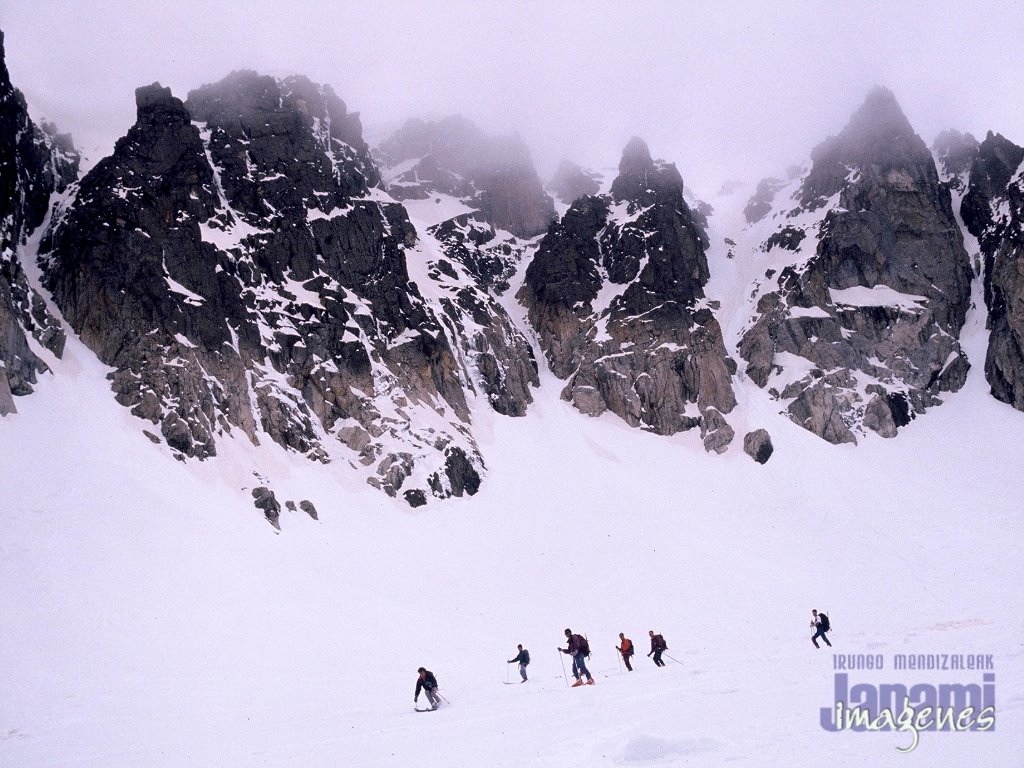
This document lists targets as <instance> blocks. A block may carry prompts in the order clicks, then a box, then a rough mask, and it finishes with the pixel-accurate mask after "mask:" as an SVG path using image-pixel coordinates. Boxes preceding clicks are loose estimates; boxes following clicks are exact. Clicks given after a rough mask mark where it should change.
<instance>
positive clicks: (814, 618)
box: [811, 609, 832, 648]
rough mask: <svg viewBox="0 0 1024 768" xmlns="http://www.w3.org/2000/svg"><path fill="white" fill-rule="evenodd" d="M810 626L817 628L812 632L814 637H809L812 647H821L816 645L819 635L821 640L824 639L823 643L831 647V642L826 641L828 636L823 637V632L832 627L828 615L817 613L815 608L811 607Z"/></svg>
mask: <svg viewBox="0 0 1024 768" xmlns="http://www.w3.org/2000/svg"><path fill="white" fill-rule="evenodd" d="M811 626H812V627H814V628H815V629H817V630H818V631H817V632H815V633H814V637H812V638H811V642H812V643H813V644H814V647H815V648H820V647H821V646H819V645H818V638H819V637H820V638H821V639H822V640H824V641H825V645H827V646H828V647H829V648H831V647H832V643H830V642H829V641H828V638H827V637H825V633H826V632H828V631H829V630H830V629H832V624H831V622H829V620H828V616H826V615H825V614H824V613H818V611H817V609H812V610H811Z"/></svg>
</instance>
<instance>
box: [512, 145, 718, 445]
mask: <svg viewBox="0 0 1024 768" xmlns="http://www.w3.org/2000/svg"><path fill="white" fill-rule="evenodd" d="M706 243H707V239H706V235H705V233H704V232H703V231H702V230H701V228H700V227H699V226H698V224H697V223H696V221H695V218H694V216H693V214H692V212H691V211H690V208H689V206H688V205H687V204H686V202H685V200H684V199H683V181H682V178H681V177H680V175H679V171H678V170H676V167H675V165H673V164H670V163H665V162H662V161H659V162H655V161H654V160H652V158H651V156H650V152H649V150H648V149H647V146H646V144H644V143H643V142H642V141H641V140H640V139H633V140H632V141H630V143H629V144H628V145H627V146H626V148H625V150H624V152H623V155H622V160H621V162H620V164H619V175H618V176H617V177H616V179H615V181H614V182H613V183H612V187H611V192H610V194H608V195H601V196H587V197H582V198H579V199H578V200H576V201H575V202H574V203H573V204H572V206H570V208H569V210H568V211H567V212H566V214H565V215H564V216H563V217H562V219H561V221H559V222H558V223H557V224H554V225H552V227H551V228H550V229H549V231H548V233H547V235H546V236H545V237H544V239H543V240H542V241H541V242H540V245H539V246H538V249H537V253H536V255H535V256H534V258H533V261H532V262H531V263H530V265H529V267H528V268H527V270H526V279H525V282H524V284H523V287H522V289H521V291H520V293H519V295H518V298H519V299H520V301H521V302H523V303H524V304H525V306H526V307H527V310H528V313H529V319H530V323H531V324H532V325H533V327H534V329H535V330H536V332H537V334H538V337H539V339H540V344H541V348H542V349H543V350H544V354H545V356H546V357H547V360H548V363H549V365H550V367H551V370H552V371H553V372H554V374H555V375H556V376H558V377H559V378H562V379H566V380H567V382H566V386H565V388H564V390H563V392H562V397H563V398H565V399H567V400H570V401H571V402H572V403H573V404H574V405H575V406H576V407H577V408H578V409H579V410H580V411H582V412H583V413H587V414H591V415H598V414H600V413H603V412H604V411H606V410H610V411H612V412H613V413H615V414H617V415H618V416H620V417H621V418H623V419H624V420H625V421H626V422H628V423H629V424H630V425H632V426H642V427H644V428H646V429H650V430H652V431H654V432H657V433H659V434H665V435H669V434H673V433H675V432H679V431H682V430H687V429H691V428H694V427H698V426H699V427H700V428H701V433H702V437H703V439H704V442H705V447H706V448H707V449H708V450H715V451H722V450H724V449H725V447H726V446H727V444H728V442H729V441H730V440H731V439H732V428H731V427H729V425H728V423H727V422H726V421H725V419H724V418H722V416H723V414H727V413H729V411H731V410H732V408H733V406H734V405H735V397H734V395H733V391H732V385H731V380H730V377H731V374H732V373H733V372H734V370H735V364H734V363H733V362H732V360H731V359H730V358H729V356H728V354H727V353H726V350H725V345H724V343H723V340H722V332H721V329H720V327H719V325H718V321H717V320H716V318H715V316H714V311H713V310H714V306H713V305H712V304H711V303H710V302H708V301H707V300H706V299H705V296H704V289H703V287H704V284H705V283H706V282H707V280H708V276H709V273H708V263H707V257H706V255H705V247H706Z"/></svg>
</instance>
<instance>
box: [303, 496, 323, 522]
mask: <svg viewBox="0 0 1024 768" xmlns="http://www.w3.org/2000/svg"><path fill="white" fill-rule="evenodd" d="M299 509H301V510H302V511H303V512H305V513H306V514H307V515H309V516H310V517H312V518H313V519H314V520H319V519H320V517H319V515H317V512H316V507H315V506H313V502H312V501H309V500H308V499H303V500H302V501H300V502H299Z"/></svg>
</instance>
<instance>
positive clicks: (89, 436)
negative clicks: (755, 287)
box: [0, 227, 1024, 768]
mask: <svg viewBox="0 0 1024 768" xmlns="http://www.w3.org/2000/svg"><path fill="white" fill-rule="evenodd" d="M418 228H419V227H418ZM420 231H421V232H422V231H423V230H422V229H421V230H420ZM712 234H713V238H712V239H713V241H714V242H719V243H720V242H721V237H720V235H715V233H712ZM743 258H744V256H743V255H742V254H741V255H738V256H737V260H736V261H735V262H730V263H728V264H726V263H725V260H724V256H723V255H722V253H721V252H719V251H718V250H715V249H713V250H712V252H711V254H710V255H709V260H710V261H711V264H712V274H713V275H716V269H718V270H719V271H718V272H717V276H718V282H713V284H712V288H719V289H720V290H717V291H714V290H713V291H712V292H711V298H715V299H719V300H721V301H722V303H723V311H722V316H723V317H728V318H730V319H733V320H735V319H737V317H738V316H737V315H736V314H734V313H735V312H737V311H739V307H740V306H741V305H742V303H743V302H744V301H746V300H747V299H748V296H747V295H746V294H747V292H748V291H749V289H750V284H749V283H747V282H746V281H745V280H738V281H736V282H734V283H733V285H734V286H738V287H735V288H733V289H731V292H730V291H728V290H727V289H726V287H725V286H726V284H727V282H728V278H730V276H731V274H732V273H731V272H730V270H734V271H737V272H742V271H744V270H745V271H747V272H750V273H751V274H753V273H756V272H759V271H760V272H763V268H761V269H757V268H755V267H750V266H747V265H745V264H742V263H741V262H742V259H743ZM514 290H515V287H513V289H512V290H510V291H509V292H508V293H507V294H506V297H510V296H512V295H514ZM505 303H506V305H510V304H511V302H510V301H508V300H506V301H505ZM730 313H732V314H730ZM521 327H525V325H521ZM737 331H738V327H734V328H733V329H732V331H731V334H730V335H731V336H733V338H729V337H727V342H729V343H734V337H735V334H736V332H737ZM964 340H965V348H966V349H967V351H968V353H969V354H970V355H971V360H972V362H973V364H974V367H973V368H972V370H971V373H970V377H969V380H968V383H967V386H966V387H965V388H964V389H963V390H961V391H960V392H958V393H956V394H952V395H947V396H946V403H945V404H944V405H942V406H941V407H937V408H934V409H931V410H929V412H928V413H927V414H926V415H924V416H923V417H920V418H918V419H917V420H915V421H913V422H912V423H911V424H910V425H909V426H907V427H905V428H902V429H901V430H900V434H899V436H898V437H897V438H895V439H893V440H884V439H882V438H879V437H877V436H875V435H868V436H867V437H865V438H863V439H861V440H860V442H861V444H860V445H859V446H857V447H852V446H848V445H847V446H833V445H829V444H827V443H825V442H824V441H822V440H819V439H818V438H816V437H814V436H813V435H811V434H809V433H807V432H805V431H804V430H802V429H800V428H799V427H797V426H796V425H794V424H792V423H791V422H790V421H789V420H788V419H786V418H785V417H782V416H780V415H778V413H777V411H778V410H780V408H781V406H780V404H779V403H775V402H772V401H770V400H769V399H768V398H767V396H766V395H765V394H764V393H763V392H762V391H761V390H759V389H757V388H756V387H754V386H753V385H752V384H751V383H750V382H749V381H744V380H743V379H742V378H740V379H738V380H737V381H736V390H737V398H738V400H739V406H738V407H737V410H736V411H734V413H733V414H732V415H730V416H729V417H728V418H729V420H730V422H731V423H732V424H733V425H734V427H735V428H736V430H737V438H736V440H735V441H734V443H733V445H732V446H731V447H730V449H729V451H728V452H727V453H726V454H725V455H723V456H714V455H708V454H706V453H705V452H704V451H703V449H702V446H701V444H700V441H699V439H698V436H697V435H696V434H695V433H689V434H682V435H677V436H674V437H671V438H665V437H659V436H655V435H651V434H648V433H644V432H640V431H638V430H634V429H631V428H629V427H628V426H627V425H626V424H625V423H624V422H622V421H620V420H619V419H618V418H616V417H614V416H611V415H605V416H603V417H601V418H597V419H592V418H587V417H585V416H582V415H581V414H579V413H578V412H577V411H575V410H574V409H573V408H572V407H571V406H570V405H569V404H568V403H565V402H562V401H561V400H560V399H559V397H558V393H559V391H560V389H561V386H562V383H561V382H559V381H557V380H555V379H554V378H553V377H552V376H551V375H550V374H549V373H546V372H542V376H541V380H542V385H541V387H540V389H539V390H537V391H536V392H535V395H536V402H535V404H534V405H533V406H532V407H531V410H530V413H529V415H528V416H527V417H525V418H521V419H510V418H505V417H501V416H498V415H496V414H494V413H493V412H490V411H489V410H488V409H487V408H486V407H485V406H484V405H483V404H482V403H480V404H478V407H477V408H476V410H475V413H474V432H475V434H476V435H477V438H478V440H479V442H480V447H481V450H482V453H483V455H484V457H485V460H486V461H487V475H486V477H485V479H484V483H483V486H482V488H481V491H480V493H478V494H477V495H476V496H475V497H472V498H464V499H452V500H449V501H445V502H438V501H436V500H431V503H429V504H428V505H427V506H426V507H423V508H420V509H417V510H412V509H410V508H409V507H408V505H407V504H406V503H405V502H404V501H401V500H392V499H388V498H387V497H385V496H384V495H383V494H381V493H379V492H377V491H374V490H373V489H371V488H370V487H369V486H366V485H365V484H363V483H362V482H361V481H360V480H358V479H357V478H356V477H355V476H354V473H352V472H351V471H349V468H348V467H347V466H345V465H344V464H343V463H342V462H335V463H334V464H332V465H329V466H327V467H323V466H321V465H317V464H313V463H310V462H308V461H306V460H305V459H302V458H300V457H297V456H295V455H292V454H287V453H286V452H284V451H283V450H281V449H280V448H279V447H278V446H276V445H273V444H266V445H263V446H261V447H260V448H258V449H257V448H254V447H252V446H250V445H248V444H247V442H246V441H245V440H244V439H241V440H236V441H231V440H223V441H221V443H220V444H219V450H220V455H219V456H217V457H216V458H213V459H210V460H207V461H204V462H196V461H190V462H188V463H182V462H178V461H175V460H174V459H173V458H171V457H170V455H169V453H168V452H167V450H166V448H164V447H163V446H157V445H153V444H152V443H151V442H150V441H149V440H148V439H147V438H146V437H145V436H144V435H143V434H142V432H141V429H142V428H143V427H144V426H145V425H144V424H143V423H142V422H140V421H139V420H137V419H135V418H134V417H132V416H131V415H130V414H129V413H128V411H127V410H126V409H124V408H122V407H120V406H118V405H117V404H116V403H115V402H114V400H113V398H112V396H111V395H110V391H109V387H108V382H107V381H106V380H105V375H106V372H107V369H105V368H104V367H103V366H102V365H100V364H99V363H98V362H97V361H96V359H95V357H94V356H93V355H92V354H91V353H90V352H89V351H88V350H86V349H85V348H84V347H83V346H82V345H81V343H80V342H79V341H78V340H77V338H75V337H74V336H73V334H72V335H70V337H69V341H68V345H67V351H66V354H65V358H64V359H63V360H53V359H52V357H49V356H47V357H46V359H47V361H48V362H50V363H51V365H52V368H53V369H54V372H55V375H46V376H43V377H42V380H41V381H40V384H39V385H38V387H37V392H36V393H35V394H33V395H31V396H29V397H23V398H18V399H17V400H16V405H17V408H18V413H17V414H15V415H12V416H8V417H6V418H4V419H0V489H2V498H3V501H4V504H3V520H2V523H3V524H2V526H0V583H2V584H3V588H2V590H0V627H2V632H0V670H2V672H0V675H2V678H0V681H2V687H0V766H10V767H11V768H14V767H18V768H21V767H23V766H96V767H97V768H99V767H101V766H102V768H111V767H116V766H126V767H127V766H146V767H153V768H157V767H161V766H167V767H171V766H175V767H177V766H303V767H308V768H316V767H319V766H325V767H326V766H331V767H336V766H406V765H408V766H418V767H419V768H426V767H428V766H445V767H446V768H451V767H452V766H549V765H550V766H559V767H560V768H567V767H568V766H597V765H625V766H634V765H639V766H645V765H651V766H666V765H668V766H671V765H694V766H737V767H739V766H750V767H751V768H753V767H758V768H760V767H763V766H780V767H788V766H819V765H830V766H900V767H901V768H914V767H916V766H927V767H928V768H934V767H935V766H967V765H991V766H1000V767H1002V766H1015V765H1022V764H1024V717H1022V715H1024V664H1022V642H1024V618H1022V612H1021V610H1020V603H1021V601H1020V596H1019V589H1020V584H1021V583H1022V581H1024V565H1022V563H1021V557H1020V545H1021V541H1022V533H1024V530H1022V529H1024V525H1022V523H1024V518H1022V514H1021V504H1020V498H1021V495H1022V493H1021V492H1022V490H1024V486H1022V479H1021V478H1022V469H1024V428H1022V427H1024V414H1021V413H1019V412H1016V411H1014V410H1012V409H1011V408H1010V407H1008V406H1006V405H1004V404H1001V403H999V402H997V401H996V400H994V399H993V398H991V397H990V396H989V395H988V393H987V390H988V387H987V385H986V383H985V381H984V377H983V372H982V370H981V369H982V365H983V360H984V348H985V341H986V339H985V332H984V328H983V317H982V314H981V312H980V311H975V312H972V314H971V315H970V317H969V319H968V327H967V328H965V331H964ZM43 354H45V353H43ZM537 357H538V360H542V359H543V356H542V355H540V354H539V352H538V354H537ZM757 427H765V428H767V429H768V430H769V432H770V433H771V435H772V439H773V442H774V444H775V453H774V455H773V456H772V458H771V460H770V461H769V462H768V463H767V465H765V466H760V465H757V464H755V463H754V462H753V461H751V460H750V458H749V457H748V456H746V455H745V454H744V453H743V452H742V437H743V434H744V433H745V432H746V431H748V430H750V429H755V428H757ZM264 484H265V485H268V486H269V487H270V488H271V489H272V490H274V491H275V493H276V494H277V498H278V499H279V501H281V502H282V504H283V503H284V502H285V501H286V500H293V501H296V502H298V501H299V500H302V499H309V500H311V501H313V503H314V504H315V505H316V507H317V509H318V511H319V517H320V519H319V521H314V520H313V519H311V518H310V517H309V516H307V515H306V514H305V513H303V512H289V511H283V512H282V515H281V519H280V523H281V531H280V533H278V532H276V531H275V530H274V529H273V528H272V527H271V526H270V525H269V524H268V523H267V521H266V520H265V519H264V517H263V515H262V513H261V512H260V511H259V510H257V509H256V508H255V507H254V506H253V504H252V497H251V495H250V490H251V489H252V488H253V487H255V486H258V485H264ZM812 608H817V609H819V610H823V611H825V612H827V613H828V614H829V615H830V616H831V618H832V622H833V624H834V631H833V632H832V633H830V639H831V641H832V642H833V644H834V646H835V647H834V649H832V650H829V649H827V648H824V649H822V650H818V651H815V650H814V649H813V648H812V646H811V644H810V642H809V638H810V635H811V630H810V629H809V627H808V623H809V621H810V611H811V609H812ZM566 627H571V628H572V629H573V631H574V632H580V633H585V634H587V636H588V637H589V640H590V644H591V647H592V649H593V654H592V657H591V659H590V662H589V665H590V668H591V671H592V672H593V673H594V675H595V678H596V680H597V684H596V685H594V686H592V687H584V688H580V689H575V690H572V689H568V688H567V680H566V677H565V673H564V670H565V669H566V668H567V667H568V666H569V664H568V659H566V657H564V656H562V655H561V654H558V653H556V648H557V647H558V646H560V645H561V646H563V647H564V645H565V642H564V636H563V630H564V629H565V628H566ZM651 629H653V630H654V631H656V632H660V633H662V634H663V635H664V636H665V638H666V640H667V641H668V645H669V650H668V654H669V656H667V657H666V660H667V661H668V666H667V667H665V668H663V669H658V668H655V667H654V665H653V664H652V663H651V662H650V660H648V659H646V658H645V657H644V656H643V654H644V653H646V651H647V649H648V647H649V646H648V640H647V633H648V630H651ZM619 632H625V633H626V636H627V637H630V638H632V639H633V641H634V642H635V643H636V646H637V649H638V653H637V656H636V657H635V658H634V664H635V666H636V668H637V669H636V671H635V672H633V673H626V672H624V671H623V669H622V668H621V666H620V664H619V661H618V655H617V653H616V652H615V651H614V650H613V646H614V645H615V644H617V642H618V633H619ZM517 643H522V644H523V645H524V647H526V648H527V649H528V650H529V651H530V653H531V656H532V659H533V663H532V664H531V665H530V667H529V675H530V681H529V682H528V683H527V684H524V685H518V684H516V685H505V684H504V683H505V681H506V680H511V681H515V680H518V676H517V672H516V670H515V669H510V667H509V665H507V664H506V660H507V659H509V658H512V657H513V656H514V655H515V654H516V644H517ZM838 654H852V655H857V654H859V655H861V659H863V658H864V656H865V655H871V656H872V657H874V655H881V657H882V659H883V664H884V668H883V670H881V671H878V670H868V669H862V670H854V671H851V672H849V675H850V678H849V679H850V684H851V685H853V684H855V683H861V682H866V683H872V684H876V685H877V684H880V683H890V684H891V683H901V684H905V685H908V686H910V685H914V684H918V683H929V684H934V685H939V684H957V683H959V684H977V685H979V686H980V685H981V684H982V682H983V680H982V672H981V671H967V670H959V671H928V670H925V671H907V670H895V669H894V668H893V664H894V655H895V654H939V655H956V654H964V655H967V654H971V655H975V654H991V655H992V659H993V661H994V669H993V670H992V671H994V674H995V678H994V682H992V683H990V687H992V688H994V691H995V705H996V713H997V715H996V722H997V724H996V727H995V729H994V730H991V731H989V732H960V733H948V732H947V733H933V732H925V733H921V734H920V743H919V745H918V746H917V747H916V749H914V750H913V751H909V752H906V753H903V752H900V751H898V749H897V748H898V747H906V746H907V745H908V744H909V743H910V742H911V736H910V734H909V733H894V732H874V733H872V732H851V731H843V732H841V733H831V732H828V731H826V730H824V729H823V728H822V727H821V726H820V725H819V717H820V715H821V710H822V709H829V708H831V707H832V706H833V703H834V699H833V690H834V685H835V677H834V675H835V671H834V669H833V666H834V664H836V663H838V662H837V661H836V660H835V659H836V655H838ZM854 660H855V661H856V657H855V659H854ZM563 662H565V666H564V667H563ZM419 666H425V667H427V668H428V669H430V670H432V671H433V672H434V673H435V674H436V675H437V677H438V680H439V681H440V692H441V693H442V694H443V695H444V696H445V697H446V698H447V699H448V700H449V702H450V704H446V705H445V706H443V707H442V708H441V709H440V710H438V711H437V712H433V713H429V714H426V715H421V714H416V713H414V712H413V711H412V707H413V701H412V694H413V689H414V686H415V680H416V669H417V667H419ZM570 681H571V679H570ZM424 702H425V698H421V699H420V704H421V705H423V704H424Z"/></svg>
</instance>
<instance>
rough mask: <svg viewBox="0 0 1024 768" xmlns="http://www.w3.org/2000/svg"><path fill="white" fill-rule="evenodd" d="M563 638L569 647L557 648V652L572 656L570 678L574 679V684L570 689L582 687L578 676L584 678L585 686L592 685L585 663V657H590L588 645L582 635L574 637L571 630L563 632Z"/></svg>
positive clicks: (591, 676)
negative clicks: (567, 641)
mask: <svg viewBox="0 0 1024 768" xmlns="http://www.w3.org/2000/svg"><path fill="white" fill-rule="evenodd" d="M565 636H566V638H567V639H568V640H569V646H568V647H567V648H559V649H558V650H560V651H561V652H562V653H566V654H568V655H569V656H572V676H573V677H575V678H576V682H575V683H573V684H572V687H573V688H576V687H578V686H581V685H583V679H582V678H581V677H580V675H584V676H586V678H587V683H586V684H587V685H593V684H594V676H593V675H591V674H590V671H589V670H588V669H587V664H586V661H585V659H586V657H587V656H589V655H590V644H589V643H588V642H587V639H586V638H585V637H583V635H574V634H573V633H572V630H571V629H566V630H565Z"/></svg>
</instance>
